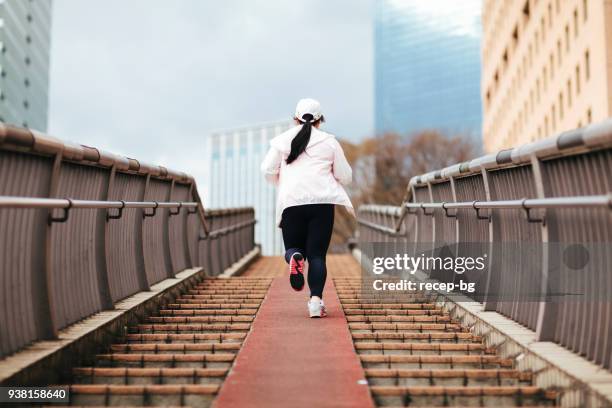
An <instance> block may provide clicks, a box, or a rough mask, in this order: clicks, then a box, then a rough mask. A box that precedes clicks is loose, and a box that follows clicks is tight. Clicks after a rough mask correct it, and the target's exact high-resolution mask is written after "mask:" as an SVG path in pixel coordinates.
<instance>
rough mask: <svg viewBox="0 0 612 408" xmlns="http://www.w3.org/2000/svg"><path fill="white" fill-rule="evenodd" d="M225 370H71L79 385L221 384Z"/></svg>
mask: <svg viewBox="0 0 612 408" xmlns="http://www.w3.org/2000/svg"><path fill="white" fill-rule="evenodd" d="M228 371H229V370H228V369H227V368H124V367H115V368H104V367H80V368H75V369H74V370H73V374H74V379H75V381H76V382H78V383H80V384H109V385H111V384H118V385H148V384H158V385H168V384H173V385H177V384H221V383H222V382H223V380H224V378H225V376H226V375H227V372H228Z"/></svg>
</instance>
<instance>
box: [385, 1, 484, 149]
mask: <svg viewBox="0 0 612 408" xmlns="http://www.w3.org/2000/svg"><path fill="white" fill-rule="evenodd" d="M375 3H376V5H375V7H376V11H375V24H374V25H375V33H374V46H375V59H374V61H375V67H374V70H375V74H374V75H375V127H376V132H377V134H382V133H384V132H389V131H394V132H399V133H401V134H406V133H412V132H416V131H419V130H423V129H439V130H442V131H446V132H449V133H464V134H470V135H471V136H472V137H474V138H476V140H477V141H478V142H480V135H481V122H482V115H481V103H480V65H481V63H480V36H481V26H480V12H481V4H480V0H462V1H456V2H445V3H444V5H443V6H441V5H440V4H439V3H438V2H435V1H431V0H377V1H376V2H375Z"/></svg>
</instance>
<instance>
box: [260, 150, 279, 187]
mask: <svg viewBox="0 0 612 408" xmlns="http://www.w3.org/2000/svg"><path fill="white" fill-rule="evenodd" d="M282 160H283V156H282V154H281V152H280V151H279V150H278V149H276V148H275V147H270V149H269V150H268V153H266V157H265V158H264V159H263V162H261V172H262V173H263V174H264V176H265V177H266V180H268V181H269V182H270V183H272V184H278V174H279V173H280V166H281V161H282Z"/></svg>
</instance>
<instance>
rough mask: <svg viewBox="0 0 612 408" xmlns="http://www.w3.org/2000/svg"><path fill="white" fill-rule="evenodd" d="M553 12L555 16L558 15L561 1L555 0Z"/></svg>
mask: <svg viewBox="0 0 612 408" xmlns="http://www.w3.org/2000/svg"><path fill="white" fill-rule="evenodd" d="M555 11H556V12H557V14H559V11H561V0H555Z"/></svg>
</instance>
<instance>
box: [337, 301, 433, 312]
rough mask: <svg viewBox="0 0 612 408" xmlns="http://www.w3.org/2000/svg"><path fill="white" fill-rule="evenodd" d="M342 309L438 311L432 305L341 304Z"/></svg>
mask: <svg viewBox="0 0 612 408" xmlns="http://www.w3.org/2000/svg"><path fill="white" fill-rule="evenodd" d="M342 308H343V309H345V310H347V309H348V310H350V309H378V310H395V309H400V310H402V309H409V310H415V309H416V310H432V309H439V308H437V307H436V305H435V304H433V303H362V302H355V303H342Z"/></svg>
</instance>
